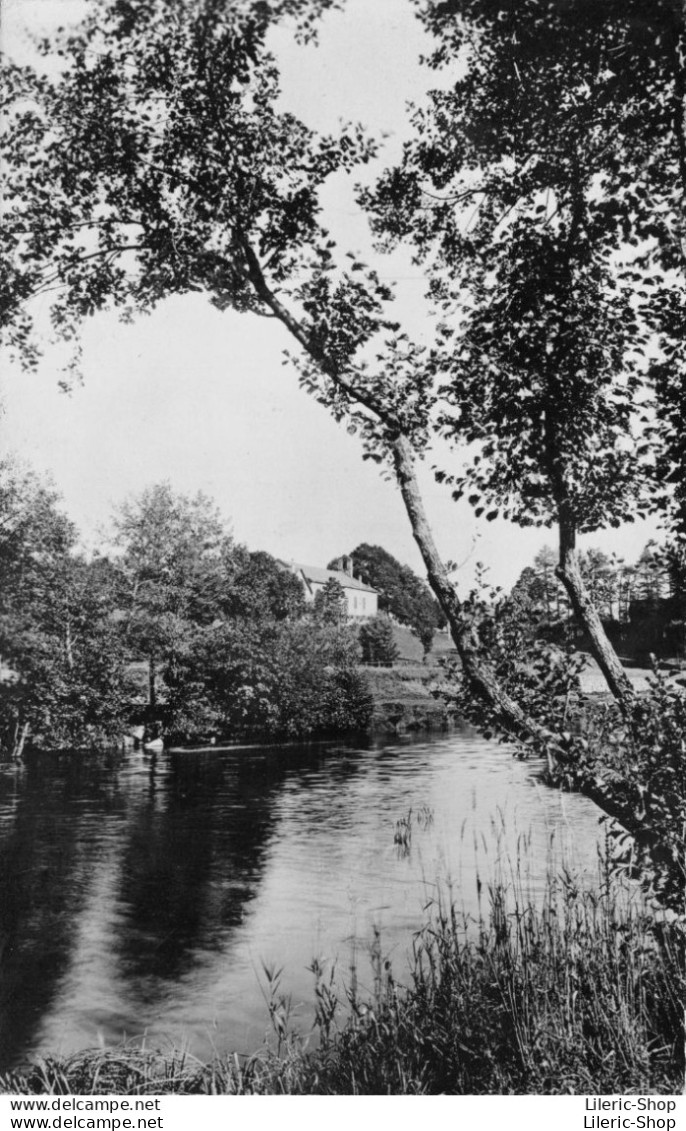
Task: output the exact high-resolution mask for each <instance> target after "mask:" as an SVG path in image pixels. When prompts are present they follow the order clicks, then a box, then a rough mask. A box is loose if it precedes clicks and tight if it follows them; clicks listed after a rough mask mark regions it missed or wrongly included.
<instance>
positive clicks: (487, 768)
mask: <svg viewBox="0 0 686 1131" xmlns="http://www.w3.org/2000/svg"><path fill="white" fill-rule="evenodd" d="M538 774H539V765H538V764H537V763H527V762H520V761H517V760H515V759H513V758H512V757H511V756H510V753H509V752H508V750H507V749H506V748H505V747H503V746H499V745H498V744H496V743H494V742H488V741H486V740H484V739H481V738H479V737H476V736H475V735H474V734H472V733H471V732H470V731H468V730H466V729H465V730H455V731H452V732H451V733H450V734H449V735H441V736H438V737H430V738H422V739H413V740H407V741H405V740H397V741H394V742H387V743H377V744H374V743H372V744H370V745H368V746H363V745H346V744H343V743H338V744H329V745H321V746H309V747H305V746H286V747H280V748H266V747H262V748H253V749H247V750H246V749H244V750H210V751H202V752H183V753H181V752H179V753H173V752H169V753H167V752H165V753H163V754H161V755H157V756H156V757H155V758H151V757H149V756H144V755H142V754H140V753H137V752H130V753H126V754H117V755H108V756H93V755H85V754H78V753H74V754H69V755H67V754H63V755H59V756H56V755H40V756H39V755H33V756H30V757H29V759H28V762H27V765H26V766H25V767H24V768H22V769H21V770H19V771H15V770H14V769H11V768H9V767H2V768H0V908H1V911H2V920H1V923H0V948H1V951H2V959H1V966H0V970H1V972H2V973H1V981H0V1069H6V1068H8V1067H10V1066H14V1065H16V1064H18V1063H20V1062H22V1061H23V1060H24V1059H25V1058H30V1057H33V1056H35V1055H45V1054H47V1053H56V1054H66V1053H69V1052H72V1051H75V1050H77V1049H79V1048H83V1047H91V1046H95V1045H110V1044H116V1043H118V1042H120V1041H122V1040H123V1039H139V1038H141V1037H142V1036H145V1038H146V1043H147V1045H148V1046H151V1047H158V1046H161V1047H165V1046H168V1044H169V1042H172V1043H174V1044H176V1045H184V1046H185V1047H187V1048H189V1049H190V1050H191V1051H192V1052H193V1053H194V1054H196V1055H197V1056H199V1057H200V1058H202V1059H205V1058H210V1057H211V1056H212V1055H214V1053H215V1052H220V1053H221V1052H224V1051H227V1050H236V1051H238V1052H251V1051H254V1050H255V1049H256V1048H257V1047H258V1046H259V1045H260V1044H261V1042H262V1041H263V1039H264V1036H265V1033H266V1031H267V1029H268V1012H267V1008H266V1004H265V1000H264V996H263V995H264V992H265V975H264V969H263V964H266V965H267V966H270V965H271V966H275V967H277V968H282V969H283V974H282V976H281V983H282V989H283V990H284V991H286V992H288V993H290V994H291V995H292V1001H293V1007H294V1020H295V1023H296V1025H297V1026H299V1027H300V1028H301V1029H302V1030H304V1031H307V1028H308V1026H309V1024H310V1018H311V1013H310V1003H311V1002H312V999H313V992H312V988H313V979H312V974H311V972H309V971H308V969H307V967H308V966H309V965H310V964H311V962H312V959H313V958H318V959H320V960H323V961H324V962H326V963H328V964H329V966H330V964H331V963H333V962H336V963H337V970H338V973H339V977H340V979H341V981H342V982H345V981H346V979H349V977H350V975H349V970H350V966H351V961H354V963H355V965H356V966H357V967H358V968H359V977H360V981H361V984H362V985H363V986H364V983H365V978H366V976H367V971H368V969H369V967H368V953H369V946H370V943H371V940H372V936H373V933H374V930H375V929H376V928H378V930H379V932H380V937H381V945H382V948H383V950H384V953H388V955H389V956H390V958H391V961H392V964H393V970H394V973H395V975H396V977H397V978H398V979H399V980H400V981H402V974H403V969H404V966H405V962H406V954H407V953H408V950H409V948H410V946H411V941H412V933H413V932H414V931H416V930H417V928H418V927H419V926H420V924H421V923H422V921H423V919H424V917H425V910H424V909H425V907H426V905H427V904H429V903H430V902H431V901H432V900H435V899H436V897H437V894H438V891H439V888H442V889H443V892H445V891H446V890H447V887H448V885H449V886H450V889H451V891H452V897H453V899H455V900H456V901H457V903H458V904H459V905H460V906H461V907H463V908H464V909H465V911H467V912H470V913H476V912H477V910H478V899H479V887H480V884H481V885H482V886H481V898H483V891H484V888H483V885H484V884H485V883H486V882H487V881H488V879H489V878H492V877H493V875H494V874H495V873H496V872H497V871H500V872H502V873H504V874H505V875H506V876H507V875H508V874H509V873H510V872H511V871H512V870H517V868H519V870H520V871H522V872H523V873H524V874H525V877H526V884H527V887H529V888H530V889H531V891H532V892H533V893H534V894H535V893H536V892H537V891H539V892H540V890H541V889H542V887H543V884H544V882H545V875H546V873H547V870H548V869H549V868H551V867H553V868H556V867H559V866H560V864H561V863H564V864H565V865H567V866H571V867H572V868H573V869H574V871H575V872H578V873H579V875H580V876H582V877H584V882H587V883H588V884H593V883H594V881H595V878H596V877H597V869H598V851H599V847H600V845H601V842H602V832H601V830H600V828H599V824H598V817H599V815H600V814H599V811H598V809H597V808H596V807H595V806H594V805H593V804H592V803H591V802H590V801H588V800H587V799H585V798H583V797H581V796H578V795H563V794H560V793H558V792H557V791H555V790H552V789H548V788H547V787H546V786H544V785H542V784H541V782H540V781H539V778H538ZM410 809H412V816H411V818H410V820H411V826H412V835H411V840H410V843H409V845H405V846H403V845H398V844H397V843H394V840H395V833H396V823H397V822H398V821H399V820H402V819H404V818H407V816H408V812H409V810H410ZM518 858H519V861H520V863H519V865H517V860H518ZM477 876H478V878H479V881H480V884H479V883H477Z"/></svg>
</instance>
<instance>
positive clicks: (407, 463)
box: [392, 436, 550, 744]
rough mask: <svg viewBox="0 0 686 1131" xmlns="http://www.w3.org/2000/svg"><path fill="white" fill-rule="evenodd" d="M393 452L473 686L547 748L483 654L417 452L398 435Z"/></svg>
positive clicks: (511, 728)
mask: <svg viewBox="0 0 686 1131" xmlns="http://www.w3.org/2000/svg"><path fill="white" fill-rule="evenodd" d="M392 452H393V462H394V466H395V474H396V479H397V481H398V485H399V487H400V492H401V494H402V497H403V502H404V504H405V509H406V511H407V515H408V518H409V520H410V525H411V527H412V534H413V535H414V539H415V542H416V543H417V545H418V547H419V550H420V553H421V555H422V559H423V561H424V565H425V567H426V572H427V575H428V578H429V584H430V585H431V588H432V589H433V591H434V593H435V594H436V597H437V599H438V602H439V604H440V606H441V608H442V609H443V612H444V614H445V617H446V620H447V621H448V624H449V626H450V634H451V636H452V638H453V641H454V643H455V647H456V648H457V652H458V655H459V657H460V660H461V661H462V667H463V671H464V675H465V677H466V679H467V682H468V683H469V685H470V687H472V688H473V689H474V691H475V692H476V693H477V695H478V696H479V697H480V698H481V699H483V700H485V701H486V702H487V703H489V704H490V705H491V706H492V707H493V708H494V710H495V711H496V714H497V716H498V720H499V722H500V723H501V724H502V725H503V727H504V728H505V729H506V730H507V731H508V732H510V733H511V734H513V735H514V736H516V737H520V738H526V737H531V738H535V739H538V740H539V741H541V742H542V743H543V744H546V743H547V742H548V741H549V739H550V736H549V735H548V734H545V733H544V731H543V728H542V727H540V726H539V725H538V723H536V722H535V721H534V720H533V719H531V718H529V716H528V715H527V714H526V713H525V712H524V711H523V710H522V708H521V707H520V706H519V704H518V703H516V702H515V700H514V699H512V698H511V696H510V695H508V694H507V692H506V691H504V690H503V688H502V687H501V686H500V684H499V683H498V680H497V678H496V676H495V674H494V673H493V672H492V671H491V669H490V668H489V667H488V665H487V664H486V663H485V662H484V660H483V658H482V656H481V654H480V647H479V641H478V639H477V636H476V632H475V629H474V626H473V625H472V624H471V623H470V622H469V621H468V620H466V618H465V616H464V613H463V610H462V605H461V602H460V600H459V598H458V596H457V593H456V592H455V589H454V587H453V585H452V584H451V582H450V580H449V578H448V573H447V570H446V568H445V566H444V564H443V562H442V560H441V557H440V555H439V553H438V550H437V548H436V544H435V542H434V538H433V533H432V530H431V527H430V525H429V521H428V519H427V517H426V511H425V509H424V503H423V500H422V497H421V494H420V491H419V484H418V483H417V477H416V474H415V470H414V453H413V451H412V447H411V445H410V443H409V441H408V440H407V439H406V438H405V437H404V436H400V437H398V438H397V439H396V440H395V441H394V442H393V446H392Z"/></svg>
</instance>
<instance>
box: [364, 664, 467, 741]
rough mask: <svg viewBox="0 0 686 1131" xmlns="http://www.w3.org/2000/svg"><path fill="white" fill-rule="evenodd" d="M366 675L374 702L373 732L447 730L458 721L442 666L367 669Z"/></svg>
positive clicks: (414, 665)
mask: <svg viewBox="0 0 686 1131" xmlns="http://www.w3.org/2000/svg"><path fill="white" fill-rule="evenodd" d="M364 674H365V679H366V681H367V685H368V687H369V691H370V693H371V696H372V701H373V709H372V715H371V719H370V723H369V729H370V731H371V732H372V733H373V734H406V733H408V732H413V731H421V730H445V729H446V728H447V727H449V726H450V725H451V723H453V722H454V721H455V714H454V710H453V709H452V707H451V706H450V703H449V690H450V689H449V684H448V681H447V680H446V678H445V675H444V673H443V670H442V669H441V668H439V667H437V666H435V665H434V666H429V665H426V664H421V663H409V664H403V665H402V666H397V667H394V668H365V671H364Z"/></svg>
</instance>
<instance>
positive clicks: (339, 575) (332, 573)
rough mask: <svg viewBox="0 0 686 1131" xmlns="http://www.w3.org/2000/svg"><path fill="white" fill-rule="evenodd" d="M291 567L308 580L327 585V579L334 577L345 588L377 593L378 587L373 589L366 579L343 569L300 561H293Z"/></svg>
mask: <svg viewBox="0 0 686 1131" xmlns="http://www.w3.org/2000/svg"><path fill="white" fill-rule="evenodd" d="M290 568H291V569H292V570H293V571H294V572H295V573H301V574H302V575H303V577H304V578H305V581H307V582H314V583H315V584H317V585H326V583H327V581H330V580H331V578H333V579H334V580H335V581H338V583H339V584H340V585H341V586H342V588H343V589H357V590H360V591H361V592H363V593H376V592H377V590H376V589H372V587H371V585H365V583H364V581H360V580H359V579H358V578H357V577H351V576H350V574H349V573H344V572H343V570H341V569H320V567H319V566H308V565H302V564H301V563H300V562H291V563H290Z"/></svg>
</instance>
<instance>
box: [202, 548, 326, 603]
mask: <svg viewBox="0 0 686 1131" xmlns="http://www.w3.org/2000/svg"><path fill="white" fill-rule="evenodd" d="M234 556H235V558H236V573H235V577H234V578H233V581H232V582H231V584H230V586H229V587H228V588H227V590H226V593H225V595H224V597H223V598H222V600H221V602H220V604H221V609H222V615H223V616H225V617H228V618H234V617H246V618H248V619H249V620H259V619H261V618H263V619H266V620H277V621H280V620H297V619H298V617H301V616H302V615H303V613H304V611H305V594H304V592H303V587H302V584H301V582H300V581H299V580H298V578H297V577H295V575H294V574H293V573H291V572H290V570H286V569H284V568H283V566H280V565H279V564H278V562H277V561H276V559H275V558H273V557H272V556H271V555H270V554H266V553H265V552H264V550H254V551H250V552H248V551H243V550H241V549H239V548H238V547H237V548H236V551H235V554H234Z"/></svg>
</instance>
